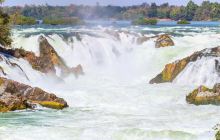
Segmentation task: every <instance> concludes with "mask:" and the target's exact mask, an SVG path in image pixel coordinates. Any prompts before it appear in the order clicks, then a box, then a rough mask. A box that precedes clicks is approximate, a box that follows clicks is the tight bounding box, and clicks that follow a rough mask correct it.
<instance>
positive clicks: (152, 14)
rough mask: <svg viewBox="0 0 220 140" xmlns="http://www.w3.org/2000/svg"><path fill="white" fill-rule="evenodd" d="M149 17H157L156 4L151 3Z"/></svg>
mask: <svg viewBox="0 0 220 140" xmlns="http://www.w3.org/2000/svg"><path fill="white" fill-rule="evenodd" d="M148 17H157V4H156V3H151V6H150V9H149V12H148Z"/></svg>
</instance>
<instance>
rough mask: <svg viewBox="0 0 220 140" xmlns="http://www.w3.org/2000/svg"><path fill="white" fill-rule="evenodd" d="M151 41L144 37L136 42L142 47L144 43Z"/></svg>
mask: <svg viewBox="0 0 220 140" xmlns="http://www.w3.org/2000/svg"><path fill="white" fill-rule="evenodd" d="M149 39H150V38H149V37H146V36H142V37H138V38H137V41H136V42H137V44H139V45H141V44H143V43H144V42H146V41H148V40H149Z"/></svg>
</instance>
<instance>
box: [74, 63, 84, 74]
mask: <svg viewBox="0 0 220 140" xmlns="http://www.w3.org/2000/svg"><path fill="white" fill-rule="evenodd" d="M71 71H72V72H73V73H74V74H75V76H76V77H77V76H78V75H83V74H84V72H83V68H82V65H80V64H79V65H77V66H76V67H75V68H72V69H71Z"/></svg>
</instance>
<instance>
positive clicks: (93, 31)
mask: <svg viewBox="0 0 220 140" xmlns="http://www.w3.org/2000/svg"><path fill="white" fill-rule="evenodd" d="M219 29H220V28H219V27H184V26H183V27H178V26H176V27H173V26H168V27H167V26H164V27H160V28H155V27H130V26H128V27H123V28H122V27H120V28H118V27H117V28H116V27H102V26H98V27H79V28H73V27H57V28H53V27H27V28H22V27H20V28H15V29H13V40H14V42H13V47H14V48H20V47H22V48H24V49H25V50H29V51H33V52H35V53H36V54H37V55H39V43H38V37H39V36H40V35H44V36H45V37H46V38H47V39H48V41H49V43H50V44H51V45H52V46H53V47H54V48H55V50H56V51H57V53H58V54H59V55H60V56H61V57H62V58H63V60H64V61H65V63H66V64H67V65H68V66H70V67H75V66H76V65H78V64H81V65H82V66H83V69H84V72H85V75H84V76H80V77H79V78H78V79H76V78H75V76H74V75H69V76H67V77H63V78H62V80H63V81H61V80H58V79H56V78H54V77H51V76H47V75H45V74H42V73H40V72H38V71H35V70H33V69H32V68H31V66H30V65H29V63H28V62H27V61H25V60H23V59H12V58H8V59H10V61H12V62H16V63H17V64H19V65H20V66H21V67H22V69H23V72H22V71H21V70H20V69H19V68H17V67H9V66H8V65H6V64H4V63H5V62H1V63H0V65H1V66H2V67H3V68H4V70H5V72H6V73H7V74H8V76H7V77H8V78H10V79H13V80H16V81H19V82H22V83H26V84H29V85H31V86H38V87H40V88H42V89H44V90H46V91H48V92H52V93H55V94H56V95H58V96H60V97H62V98H64V99H65V100H66V101H67V102H68V104H69V106H70V107H69V108H67V109H64V110H60V111H57V110H51V109H44V108H42V109H39V110H36V111H18V112H10V113H4V114H0V140H214V135H215V131H214V130H213V129H212V128H213V127H214V126H215V125H216V124H217V123H219V122H220V118H219V116H220V108H219V107H218V106H214V105H207V106H194V105H189V104H187V103H186V101H185V96H186V95H187V94H188V93H189V92H191V91H192V90H193V89H194V88H196V87H197V86H198V85H201V84H204V85H206V86H210V87H212V86H213V85H214V84H215V83H216V82H219V75H218V73H217V72H216V71H215V67H214V59H216V58H205V59H201V60H199V61H196V62H195V63H190V64H189V65H188V66H187V67H186V69H184V71H183V72H182V73H181V74H180V75H178V77H177V78H176V79H175V80H174V82H173V83H164V84H153V85H150V84H148V82H149V80H151V79H152V78H154V77H155V76H156V75H157V74H158V73H160V72H161V71H162V69H163V68H164V66H165V65H166V64H167V63H170V62H173V61H175V60H177V59H181V58H184V57H186V56H189V55H191V54H192V53H193V52H195V51H200V50H202V49H205V48H212V47H216V46H218V45H219V44H220V33H219V31H220V30H219ZM162 33H170V34H172V35H173V38H172V39H173V40H174V42H175V44H176V45H175V46H173V47H167V48H155V47H154V45H155V42H154V40H153V39H152V40H149V41H146V42H144V43H143V44H138V43H137V38H138V37H139V36H141V34H144V35H145V36H154V35H156V34H162ZM217 59H219V58H217ZM25 75H26V76H27V77H28V79H29V80H28V79H27V77H26V76H25ZM57 75H58V76H59V75H60V73H59V72H57Z"/></svg>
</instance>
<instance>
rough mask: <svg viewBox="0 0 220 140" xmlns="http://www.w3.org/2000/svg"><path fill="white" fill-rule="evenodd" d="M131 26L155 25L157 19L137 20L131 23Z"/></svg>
mask: <svg viewBox="0 0 220 140" xmlns="http://www.w3.org/2000/svg"><path fill="white" fill-rule="evenodd" d="M132 24H133V25H156V24H157V19H147V18H138V19H136V20H134V21H133V22H132Z"/></svg>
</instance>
